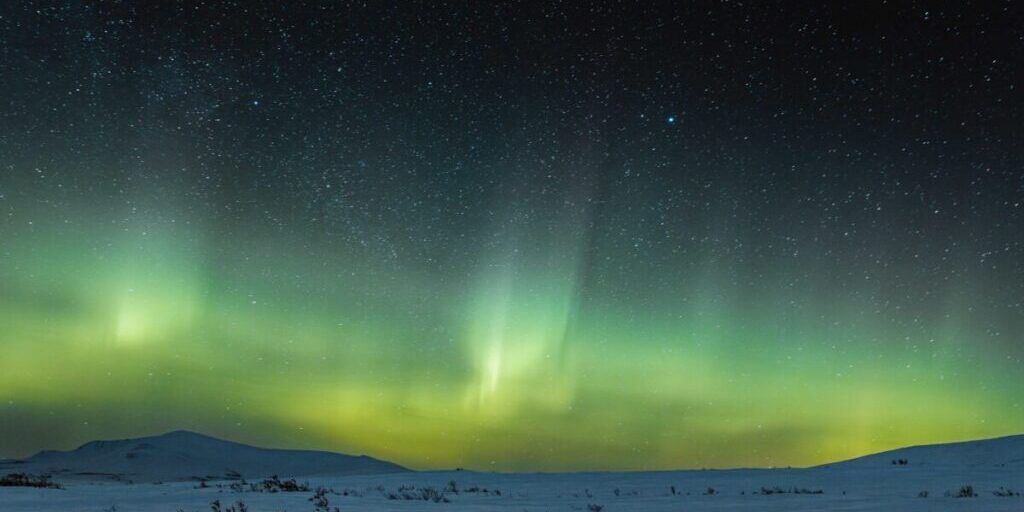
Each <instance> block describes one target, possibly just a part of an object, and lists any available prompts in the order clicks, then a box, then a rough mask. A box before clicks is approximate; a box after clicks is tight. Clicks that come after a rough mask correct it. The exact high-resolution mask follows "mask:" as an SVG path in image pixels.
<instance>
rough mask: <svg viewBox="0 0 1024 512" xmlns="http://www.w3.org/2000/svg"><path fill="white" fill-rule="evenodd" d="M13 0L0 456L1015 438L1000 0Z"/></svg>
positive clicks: (1020, 257) (407, 454) (647, 460)
mask: <svg viewBox="0 0 1024 512" xmlns="http://www.w3.org/2000/svg"><path fill="white" fill-rule="evenodd" d="M13 4H19V3H18V2H14V3H13ZM31 4H32V2H27V3H24V4H22V5H5V6H3V7H2V8H0V40H2V41H3V46H2V48H0V90H2V91H3V92H2V93H0V98H2V100H3V101H2V104H3V106H2V108H0V165H2V169H0V351H2V352H0V458H3V457H21V456H25V455H29V454H31V453H33V452H35V451H37V450H39V449H43V448H69V447H72V446H75V445H77V444H79V443H82V442H85V441H88V440H91V439H96V438H117V437H129V436H139V435H149V434H153V433H158V432H162V431H168V430H175V429H191V430H196V431H201V432H206V433H209V434H212V435H217V436H221V437H225V438H230V439H235V440H239V441H243V442H250V443H257V444H262V445H268V446H277V447H301V448H318V449H329V450H336V451H342V452H348V453H368V454H370V455H373V456H375V457H378V458H383V459H387V460H391V461H394V462H397V463H399V464H403V465H407V466H409V467H412V468H416V469H427V468H450V467H466V468H473V469H480V470H501V471H528V470H606V469H669V468H691V467H734V466H785V465H808V464H817V463H823V462H827V461H831V460H836V459H840V458H844V457H850V456H855V455H860V454H864V453H867V452H872V451H880V450H883V449H888V448H893V447H898V446H903V445H909V444H921V443H930V442H945V441H954V440H962V439H971V438H981V437H992V436H997V435H1007V434H1016V433H1021V432H1024V406H1022V401H1024V400H1022V396H1024V394H1022V392H1021V389H1022V387H1024V342H1022V337H1024V263H1022V262H1024V236H1022V235H1024V154H1022V148H1024V140H1022V132H1021V128H1020V126H1021V119H1022V114H1024V112H1022V107H1021V105H1022V103H1021V97H1020V94H1021V92H1020V91H1021V84H1020V83H1019V82H1020V80H1019V78H1020V75H1019V73H1016V70H1015V67H1017V65H1018V64H1019V62H1020V58H1021V57H1022V56H1024V51H1022V50H1024V48H1022V44H1024V43H1022V39H1021V38H1020V37H1018V34H1019V27H1020V25H1021V22H1022V21H1024V20H1022V16H1021V13H1020V9H1019V6H1011V4H1010V3H1006V4H1001V3H992V5H991V6H989V7H988V8H987V9H989V10H990V12H984V11H978V12H974V11H970V12H969V11H966V10H964V11H956V12H953V11H943V12H938V11H928V9H926V8H922V7H920V6H916V5H914V4H913V3H909V4H907V5H905V6H903V7H898V6H889V5H884V6H883V5H878V6H874V7H870V8H866V7H862V6H859V5H858V6H852V5H851V6H849V7H844V6H842V5H834V6H831V7H825V8H821V7H817V8H813V9H793V10H786V9H779V8H778V7H777V6H772V5H764V6H761V7H756V6H755V7H749V6H748V7H740V6H737V5H731V4H729V3H725V4H714V5H711V4H708V5H692V6H690V7H682V6H672V7H669V4H666V5H665V6H660V7H657V6H655V4H656V3H655V4H650V5H648V6H647V7H645V8H640V7H625V6H617V7H608V8H590V9H588V8H583V7H576V6H574V5H564V4H561V3H558V2H554V3H545V4H539V5H531V4H528V3H523V4H520V3H512V4H500V3H499V5H497V6H493V5H489V3H487V2H480V3H476V2H474V3H472V5H471V6H459V7H449V8H447V9H442V8H440V7H432V8H428V7H422V6H419V7H414V6H411V5H404V4H403V5H400V6H396V5H392V6H385V5H384V4H377V5H370V6H364V5H362V4H350V3H348V2H337V3H331V2H325V3H324V4H323V5H317V4H315V3H312V4H306V3H301V2H282V3H275V4H273V5H272V6H266V7H257V6H255V5H254V4H253V3H247V2H239V3H235V2H218V3H203V2H182V3H174V4H173V5H172V3H170V2H167V3H163V2H161V3H160V4H166V5H160V6H142V5H136V6H132V5H127V4H125V3H120V2H97V3H94V2H84V1H83V2H79V1H69V2H64V3H61V4H60V6H58V7H54V6H48V7H42V6H36V5H31ZM1004 5H1005V7H1004Z"/></svg>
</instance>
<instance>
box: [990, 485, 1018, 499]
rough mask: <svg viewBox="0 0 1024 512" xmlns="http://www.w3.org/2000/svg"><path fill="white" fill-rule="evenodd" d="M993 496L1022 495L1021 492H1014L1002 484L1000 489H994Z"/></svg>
mask: <svg viewBox="0 0 1024 512" xmlns="http://www.w3.org/2000/svg"><path fill="white" fill-rule="evenodd" d="M992 495H993V496H999V497H1000V498H1009V497H1010V496H1020V493H1019V492H1013V491H1012V490H1010V489H1006V488H1005V487H1002V486H1000V487H999V488H998V489H996V490H994V491H992Z"/></svg>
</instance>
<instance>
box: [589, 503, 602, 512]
mask: <svg viewBox="0 0 1024 512" xmlns="http://www.w3.org/2000/svg"><path fill="white" fill-rule="evenodd" d="M587 510H588V511H589V512H601V511H602V510H604V505H596V504H594V503H591V504H589V505H587Z"/></svg>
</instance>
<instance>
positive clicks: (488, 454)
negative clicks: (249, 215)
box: [0, 209, 1024, 470]
mask: <svg viewBox="0 0 1024 512" xmlns="http://www.w3.org/2000/svg"><path fill="white" fill-rule="evenodd" d="M140 210H141V209H140ZM140 210H136V211H134V212H133V215H134V217H133V219H134V220H126V222H124V223H119V224H116V225H110V223H108V222H102V221H100V220H98V219H97V218H95V216H94V217H90V216H89V215H76V216H74V217H60V216H57V217H54V216H53V215H46V214H45V213H42V212H41V213H39V214H38V216H25V217H28V218H25V217H22V216H9V217H8V218H7V221H6V223H5V224H4V225H3V227H4V233H5V240H9V241H12V242H13V243H8V244H5V246H4V250H3V265H2V266H0V269H2V271H3V272H2V273H0V283H2V284H3V287H2V293H0V342H2V345H3V347H4V357H3V358H2V359H0V392H2V396H0V398H2V399H3V401H4V402H5V403H6V405H5V406H4V409H2V410H3V412H4V418H5V419H4V423H3V426H4V428H5V429H7V430H9V431H10V430H13V432H14V434H15V435H18V434H20V435H25V436H28V435H29V433H28V432H19V427H21V426H24V428H27V429H37V428H42V429H44V431H50V434H51V437H50V438H45V437H44V438H42V439H47V440H50V439H57V440H59V441H61V442H62V443H64V444H65V445H67V444H69V443H70V444H73V442H77V441H81V440H85V439H87V438H89V437H90V436H94V435H96V436H99V435H102V436H107V437H110V436H115V437H116V436H130V435H137V434H140V433H148V432H158V431H162V430H170V429H173V428H178V427H182V426H184V427H188V428H193V429H198V430H202V431H206V432H212V433H215V434H219V435H223V436H226V437H230V438H237V439H244V440H247V441H251V442H257V443H263V444H271V445H282V444H283V445H288V446H300V447H321V448H330V449H335V450H339V451H348V452H366V453H370V454H373V455H375V456H378V457H383V458H387V459H390V460H395V461H398V462H400V463H403V464H407V465H409V466H411V467H415V468H440V467H455V466H459V467H471V468H479V469H496V470H522V469H541V470H567V469H638V468H647V469H666V468H676V467H706V466H712V467H725V466H739V465H804V464H814V463H820V462H825V461H830V460H834V459H839V458H843V457H849V456H853V455H858V454H862V453H866V452H870V451H874V450H881V449H885V448H890V447H895V446H901V445H906V444H913V443H921V442H932V441H948V440H955V439H964V438H976V437H986V436H995V435H999V434H1006V433H1009V432H1012V431H1013V429H1014V428H1015V427H1016V426H1018V425H1020V424H1021V421H1022V420H1024V411H1022V409H1021V405H1020V394H1019V388H1018V384H1019V374H1018V373H1017V372H1018V371H1019V370H1018V367H1019V364H1020V363H1019V360H1015V359H1012V358H1009V357H1007V356H1006V355H1003V354H1000V353H999V352H998V351H997V350H994V349H991V347H987V346H985V345H980V344H978V343H977V341H976V340H978V339H986V338H989V339H990V338H992V333H991V332H990V331H989V330H990V329H991V327H990V325H987V324H980V325H979V324H978V322H977V321H976V319H977V318H978V317H979V316H984V315H985V314H986V313H990V312H986V311H978V310H977V309H976V308H972V306H970V304H976V303H978V302H975V301H973V300H972V297H971V295H970V294H969V292H965V291H964V288H966V287H965V286H964V284H963V283H949V284H948V285H947V286H948V287H949V288H950V289H951V290H953V291H954V293H950V295H952V296H953V297H956V298H957V299H956V300H949V299H948V298H946V299H943V300H936V301H934V303H933V304H934V305H932V304H929V305H928V307H927V309H928V311H913V310H912V305H904V304H901V303H900V302H899V301H893V302H891V303H890V305H889V307H887V308H884V309H882V308H877V307H875V306H874V305H873V302H872V300H871V299H869V297H871V296H872V294H877V293H885V292H887V291H888V290H887V289H888V288H890V287H891V286H892V285H891V284H886V283H885V282H884V281H885V279H884V272H883V273H882V274H881V275H876V276H868V277H873V279H865V282H864V284H863V285H862V286H861V287H860V288H858V289H850V288H841V289H839V290H836V289H834V287H833V283H832V282H830V281H829V280H827V279H823V278H812V279H810V280H809V281H806V282H804V283H803V284H802V285H801V286H790V287H785V286H783V285H777V286H775V285H772V286H767V285H765V284H762V283H760V282H755V281H754V280H755V276H751V275H750V274H749V270H748V269H745V268H743V267H742V265H740V264H739V263H738V262H737V261H730V260H725V261H722V260H717V261H714V262H703V263H695V264H694V265H693V266H694V267H695V268H694V271H693V273H692V274H689V273H680V274H676V276H675V277H676V278H675V279H672V280H668V281H667V282H664V283H661V284H660V285H657V286H655V285H651V286H646V285H644V284H641V285H640V286H639V287H637V286H634V287H629V288H624V289H625V290H626V292H627V293H629V294H633V295H629V294H626V295H618V294H617V292H618V291H619V290H620V288H618V286H619V285H618V284H616V283H611V282H609V283H607V284H605V283H603V282H601V281H598V284H595V285H593V286H592V287H591V288H588V289H583V288H581V285H580V276H579V274H580V271H581V270H580V268H581V266H582V263H581V256H580V255H581V253H582V252H583V249H581V247H580V245H581V244H584V243H587V242H585V241H582V240H580V239H579V237H578V236H576V237H574V236H573V234H574V233H578V232H579V229H578V226H574V225H573V223H572V222H569V223H566V222H556V223H554V225H551V226H548V227H550V229H545V230H543V232H544V234H543V235H528V236H532V238H530V239H529V242H527V241H525V240H524V238H523V237H519V238H517V237H516V236H515V235H512V234H508V235H505V237H504V239H503V240H501V241H500V242H499V243H497V244H495V245H494V247H493V249H492V250H491V251H489V253H490V254H483V255H480V256H478V257H477V258H475V259H472V261H468V262H467V264H466V270H465V271H464V272H463V271H461V270H456V269H452V268H449V267H446V266H445V265H444V264H443V263H438V264H437V266H436V267H435V268H429V267H428V268H426V269H424V268H422V267H420V268H415V267H409V266H403V265H402V263H401V262H400V261H387V260H383V261H376V260H374V261H371V260H367V259H350V257H348V255H346V254H345V252H344V251H334V250H328V249H321V248H317V247H316V246H314V245H312V243H313V240H303V239H302V238H301V237H292V236H289V235H287V234H282V233H280V232H277V231H274V230H266V231H261V230H259V229H253V230H251V231H249V232H246V233H245V234H244V235H240V234H236V235H235V238H234V239H231V238H230V237H231V235H230V234H224V235H223V236H214V235H212V234H211V233H209V232H207V231H205V230H204V228H203V227H202V225H201V222H200V221H199V220H189V219H187V218H183V217H176V216H175V215H174V212H161V211H140ZM127 218H128V217H126V219H127ZM29 219H31V220H29ZM146 219H150V220H146ZM154 219H155V220H154ZM534 226H536V225H534ZM560 230H561V231H560ZM312 238H313V239H314V240H315V238H316V237H315V236H313V237H312ZM700 267H703V268H700ZM698 268H700V270H698ZM789 271H790V272H793V273H794V274H791V275H784V271H782V270H780V271H778V273H777V274H773V275H768V276H765V275H758V276H756V279H757V280H759V281H761V282H763V281H766V280H767V281H769V282H771V283H782V282H785V281H786V280H787V279H790V278H792V277H794V275H795V276H797V277H799V274H798V270H797V269H795V268H791V269H789ZM591 272H597V273H602V272H606V273H607V274H614V269H607V270H606V269H603V268H601V264H600V263H598V264H597V265H596V268H592V269H591ZM691 276H692V277H691ZM965 280H968V279H967V277H966V276H965ZM977 293H981V291H980V290H979V291H978V292H977ZM646 294H650V295H649V296H646V297H644V295H646ZM911 299H912V298H908V299H907V300H908V301H910V300H911ZM912 304H916V302H914V303H912ZM940 304H941V305H940ZM894 340H895V341H896V342H894ZM981 397H984V399H980V398H981ZM30 418H31V421H27V422H25V423H21V422H22V421H23V420H25V419H30ZM41 421H45V422H46V425H45V426H43V425H40V424H39V422H41ZM51 422H52V423H51ZM25 448H32V449H35V448H41V446H26V447H25ZM7 449H8V450H10V449H11V447H10V446H8V447H7ZM26 454H27V451H25V450H24V449H22V450H20V451H16V452H9V453H7V455H26Z"/></svg>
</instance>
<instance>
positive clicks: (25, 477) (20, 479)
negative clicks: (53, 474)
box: [0, 473, 64, 489]
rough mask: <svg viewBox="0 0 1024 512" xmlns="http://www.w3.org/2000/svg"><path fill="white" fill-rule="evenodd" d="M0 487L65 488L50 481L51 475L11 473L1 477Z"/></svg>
mask: <svg viewBox="0 0 1024 512" xmlns="http://www.w3.org/2000/svg"><path fill="white" fill-rule="evenodd" d="M0 487H37V488H40V489H63V488H64V486H62V485H61V484H59V483H57V482H54V481H52V480H50V475H38V476H36V475H30V474H28V473H9V474H8V475H7V476H3V477H0Z"/></svg>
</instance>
